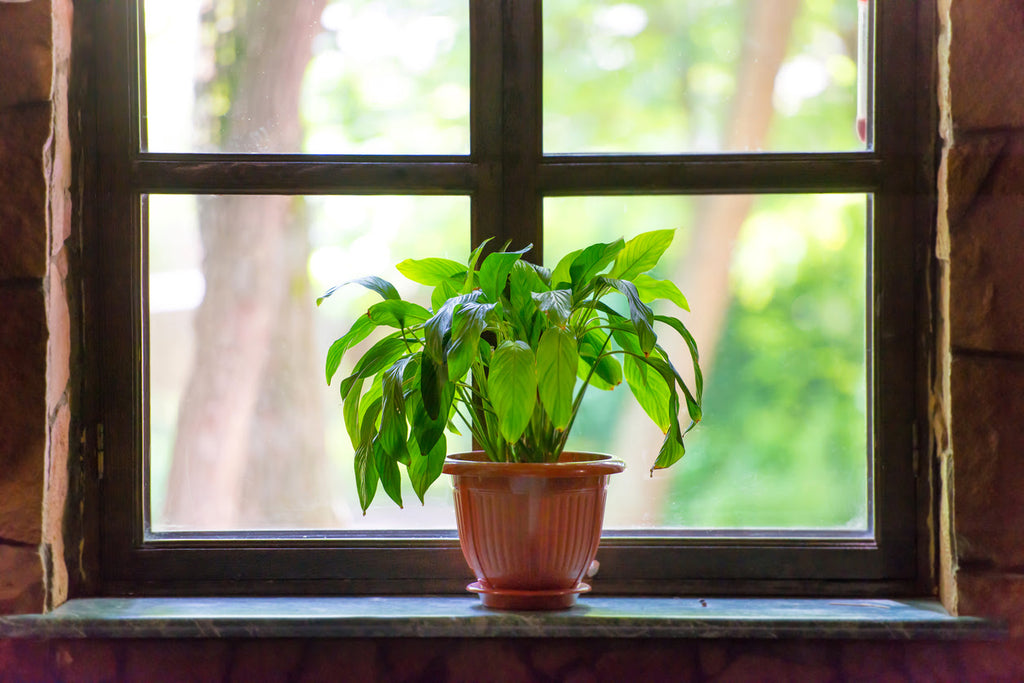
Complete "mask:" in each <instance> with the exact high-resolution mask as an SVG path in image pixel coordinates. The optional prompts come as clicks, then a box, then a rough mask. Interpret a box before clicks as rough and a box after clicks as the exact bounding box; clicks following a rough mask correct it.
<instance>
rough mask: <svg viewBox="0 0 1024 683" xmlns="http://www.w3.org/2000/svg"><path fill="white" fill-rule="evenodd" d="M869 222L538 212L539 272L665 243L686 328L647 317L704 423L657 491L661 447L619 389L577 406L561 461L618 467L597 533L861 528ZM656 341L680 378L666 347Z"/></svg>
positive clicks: (711, 210)
mask: <svg viewBox="0 0 1024 683" xmlns="http://www.w3.org/2000/svg"><path fill="white" fill-rule="evenodd" d="M867 216H868V198H867V197H866V196H865V195H857V194H832V195H766V196H759V197H754V196H708V197H703V198H695V197H584V198H558V199H548V200H546V201H545V204H544V217H545V222H546V224H547V225H548V226H549V227H548V229H547V231H546V233H545V240H546V246H545V260H546V262H547V264H548V265H551V266H553V265H554V264H556V263H557V262H558V259H559V258H561V256H562V255H564V254H566V253H568V252H569V251H572V250H573V249H577V248H579V246H580V244H589V243H591V242H597V241H612V240H614V239H617V238H619V237H626V238H628V237H630V236H632V235H635V234H637V233H640V232H644V231H646V230H651V229H661V228H669V227H674V228H676V235H675V239H674V241H673V243H672V246H671V247H670V249H669V251H668V252H667V253H666V255H665V257H664V258H663V259H662V263H661V264H660V265H659V270H657V271H656V272H655V275H656V276H658V277H661V278H669V279H672V280H673V281H675V282H676V283H677V284H678V285H679V287H680V289H681V290H682V291H683V293H684V295H685V296H686V297H687V299H688V301H689V304H690V308H691V309H692V312H690V313H687V312H685V311H681V310H680V309H678V308H676V307H675V305H674V304H671V303H669V302H659V305H661V306H662V307H663V309H666V310H668V309H671V310H670V311H669V312H670V313H671V314H673V315H679V316H680V317H681V319H682V320H683V322H684V323H685V324H686V325H687V326H688V327H689V329H690V330H691V331H692V332H693V334H694V336H695V337H696V339H697V341H698V345H699V347H700V349H701V354H702V367H703V370H704V374H705V392H704V415H705V419H704V420H703V421H702V422H701V423H700V425H699V426H697V427H696V428H695V429H694V430H693V431H692V432H690V434H688V435H687V437H686V446H687V454H686V455H685V456H684V457H683V459H682V460H680V461H679V462H678V463H676V464H675V465H674V466H673V467H671V468H669V469H667V470H661V471H659V472H657V473H656V474H655V475H654V476H653V477H651V476H650V475H649V468H650V466H651V464H652V463H653V462H654V460H655V458H656V456H657V453H658V448H659V447H660V444H661V441H662V433H661V431H660V429H659V428H658V427H657V426H656V425H654V423H652V422H651V420H650V419H649V418H648V417H647V416H646V415H645V414H644V413H643V412H642V411H641V410H640V409H639V408H635V407H634V406H633V403H634V401H632V397H631V396H630V394H629V389H628V388H627V387H625V386H621V385H620V387H619V388H618V389H616V390H614V391H610V392H607V391H597V390H591V391H588V393H587V394H586V398H585V400H584V404H583V407H582V410H581V412H580V416H579V418H578V421H577V423H576V431H575V432H574V434H573V437H571V438H570V446H569V447H575V448H576V449H580V450H591V451H598V452H607V453H614V454H615V455H617V456H618V457H622V458H623V459H624V460H626V462H627V470H626V472H625V473H623V474H619V475H616V476H614V477H612V479H611V483H610V485H609V493H608V510H607V514H606V518H605V528H606V529H615V528H637V527H675V528H714V527H717V528H721V529H729V528H745V529H765V528H807V529H861V530H864V529H866V528H867V525H868V520H869V510H870V505H871V499H870V495H869V492H868V472H869V469H870V467H871V460H870V453H869V449H868V442H867V435H868V432H869V424H868V413H867V406H868V396H867V383H866V382H867V377H868V367H867V353H866V348H867V347H866V339H867V332H866V329H865V320H866V309H865V307H866V291H867V281H866V272H867V270H866V254H867V251H868V247H867V245H868V241H867V240H868V237H867V227H866V226H867ZM609 303H611V304H612V305H619V306H624V305H625V304H623V303H622V302H616V301H614V300H612V301H610V302H609ZM658 329H659V330H660V331H659V343H661V344H662V345H663V346H664V347H665V348H666V350H668V352H669V354H670V355H671V356H672V357H673V358H677V359H679V362H678V363H676V365H677V367H678V369H679V371H680V373H681V374H682V375H683V376H684V377H687V372H688V370H689V365H690V363H689V360H688V359H689V356H688V355H687V353H686V350H685V348H684V347H683V344H682V342H681V341H680V340H679V339H678V335H676V334H675V332H673V331H672V330H671V329H669V328H667V327H664V328H662V327H661V326H659V328H658ZM656 331H657V330H656ZM689 372H690V373H692V370H689ZM684 417H685V413H684Z"/></svg>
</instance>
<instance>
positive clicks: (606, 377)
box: [577, 330, 622, 391]
mask: <svg viewBox="0 0 1024 683" xmlns="http://www.w3.org/2000/svg"><path fill="white" fill-rule="evenodd" d="M607 338H608V334H607V333H602V332H601V331H599V330H591V331H590V332H587V333H586V334H585V335H583V339H582V340H581V341H580V344H579V345H578V347H577V348H578V351H579V355H580V363H579V368H578V370H577V375H578V376H579V378H580V379H582V380H584V381H589V382H590V384H591V385H592V386H594V387H595V388H597V389H603V390H606V391H607V390H611V389H614V388H615V387H617V386H618V385H619V384H622V366H621V365H620V364H619V361H618V360H616V359H615V357H614V356H611V355H608V353H607V351H608V345H607V341H606V340H607Z"/></svg>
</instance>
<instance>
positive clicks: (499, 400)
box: [487, 341, 537, 442]
mask: <svg viewBox="0 0 1024 683" xmlns="http://www.w3.org/2000/svg"><path fill="white" fill-rule="evenodd" d="M487 391H488V394H489V398H490V400H491V404H492V405H493V406H494V410H495V412H496V413H497V414H498V428H499V430H500V432H501V435H502V437H504V438H505V440H506V441H509V442H513V441H517V440H518V439H519V437H521V436H522V435H523V432H524V431H525V430H526V427H527V425H529V424H530V417H531V415H532V414H533V406H534V405H535V404H536V402H537V363H536V360H535V359H534V356H533V351H531V350H530V347H529V346H527V345H526V343H525V342H521V341H506V342H502V343H501V344H500V345H499V346H498V348H497V349H495V351H494V356H492V358H491V373H490V376H489V377H488V379H487Z"/></svg>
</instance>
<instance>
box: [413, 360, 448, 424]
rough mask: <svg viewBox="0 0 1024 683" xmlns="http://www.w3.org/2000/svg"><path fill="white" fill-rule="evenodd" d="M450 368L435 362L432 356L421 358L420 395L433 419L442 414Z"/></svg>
mask: <svg viewBox="0 0 1024 683" xmlns="http://www.w3.org/2000/svg"><path fill="white" fill-rule="evenodd" d="M447 377H448V370H447V369H446V368H445V367H444V366H443V365H440V364H438V363H435V362H434V360H433V359H432V358H430V356H427V355H425V354H424V355H423V357H422V358H421V359H420V397H421V399H422V403H423V408H424V410H425V411H426V413H427V415H428V416H429V417H430V418H431V419H437V418H438V417H439V416H441V410H442V407H443V406H442V401H441V396H442V394H443V393H444V389H445V386H446V385H447V384H448V380H447Z"/></svg>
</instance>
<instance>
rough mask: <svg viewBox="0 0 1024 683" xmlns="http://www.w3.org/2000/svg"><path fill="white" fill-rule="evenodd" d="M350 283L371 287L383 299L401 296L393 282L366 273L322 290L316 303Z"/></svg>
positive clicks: (321, 301)
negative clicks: (364, 275) (363, 275)
mask: <svg viewBox="0 0 1024 683" xmlns="http://www.w3.org/2000/svg"><path fill="white" fill-rule="evenodd" d="M351 284H357V285H362V286H363V287H366V288H367V289H372V290H373V291H375V292H377V293H378V294H380V295H381V297H383V298H384V299H401V298H402V297H401V296H400V295H399V294H398V290H397V289H395V286H394V285H393V284H391V283H390V282H388V281H387V280H385V279H383V278H379V277H377V276H376V275H367V276H366V277H359V278H356V279H355V280H349V281H348V282H342V283H341V284H340V285H335V286H334V287H331V288H330V289H328V290H327V291H326V292H324V293H323V294H322V295H321V296H320V297H318V298H317V300H316V305H317V306H319V305H320V304H321V303H323V300H324V299H326V298H327V297H329V296H330V295H332V294H334V293H335V292H336V291H338V290H339V289H341V288H342V287H344V286H345V285H351Z"/></svg>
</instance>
